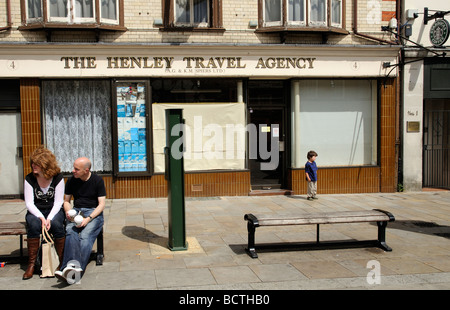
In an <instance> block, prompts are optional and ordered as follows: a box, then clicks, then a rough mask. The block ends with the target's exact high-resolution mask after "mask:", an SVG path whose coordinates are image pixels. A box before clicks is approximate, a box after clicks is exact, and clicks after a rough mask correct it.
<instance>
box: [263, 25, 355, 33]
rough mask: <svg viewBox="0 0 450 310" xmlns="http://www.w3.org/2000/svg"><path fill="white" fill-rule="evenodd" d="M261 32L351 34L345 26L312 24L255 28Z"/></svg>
mask: <svg viewBox="0 0 450 310" xmlns="http://www.w3.org/2000/svg"><path fill="white" fill-rule="evenodd" d="M255 32H259V33H273V32H279V33H287V32H300V33H301V32H303V33H334V34H343V35H346V34H349V33H350V32H349V31H347V30H345V29H344V28H338V27H311V26H288V27H285V26H274V27H260V28H258V29H256V30H255Z"/></svg>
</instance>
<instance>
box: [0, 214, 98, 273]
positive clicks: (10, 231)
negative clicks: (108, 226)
mask: <svg viewBox="0 0 450 310" xmlns="http://www.w3.org/2000/svg"><path fill="white" fill-rule="evenodd" d="M26 234H27V228H26V223H25V222H3V223H2V222H0V236H7V235H19V236H20V260H22V259H23V235H26ZM94 255H95V257H94V259H95V261H96V265H97V266H98V265H103V258H104V257H105V255H104V252H103V228H102V230H101V231H100V233H99V234H98V236H97V253H94Z"/></svg>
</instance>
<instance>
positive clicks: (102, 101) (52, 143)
mask: <svg viewBox="0 0 450 310" xmlns="http://www.w3.org/2000/svg"><path fill="white" fill-rule="evenodd" d="M43 96H44V119H45V137H46V140H45V141H46V144H47V147H48V148H49V149H50V150H52V151H53V152H54V154H55V156H56V158H57V160H58V162H59V163H60V166H61V170H62V171H64V172H70V171H72V167H73V162H74V160H75V159H77V158H78V157H81V156H86V157H88V158H89V159H91V161H92V171H96V172H110V171H112V167H113V165H112V138H111V132H112V130H111V90H110V82H109V81H106V80H67V81H64V80H59V81H44V82H43Z"/></svg>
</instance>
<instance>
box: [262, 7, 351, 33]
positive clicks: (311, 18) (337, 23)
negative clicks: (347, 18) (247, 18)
mask: <svg viewBox="0 0 450 310" xmlns="http://www.w3.org/2000/svg"><path fill="white" fill-rule="evenodd" d="M344 1H345V0H259V12H260V14H259V16H260V22H259V27H260V28H267V27H269V28H270V27H283V28H284V30H295V29H297V30H298V29H302V28H303V30H307V29H308V27H315V28H321V27H322V28H327V27H337V28H344V26H343V23H342V20H343V7H344V5H345V4H344ZM305 27H306V29H304V28H305ZM268 30H269V29H268ZM316 30H317V29H316Z"/></svg>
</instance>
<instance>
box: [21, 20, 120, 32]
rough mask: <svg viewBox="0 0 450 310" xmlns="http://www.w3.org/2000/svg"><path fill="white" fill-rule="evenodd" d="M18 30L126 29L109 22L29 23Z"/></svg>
mask: <svg viewBox="0 0 450 310" xmlns="http://www.w3.org/2000/svg"><path fill="white" fill-rule="evenodd" d="M19 30H107V31H127V30H128V29H127V28H126V27H124V26H120V25H111V24H102V23H100V24H97V23H92V24H90V23H86V24H67V23H49V22H47V23H30V24H26V25H22V26H19Z"/></svg>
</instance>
